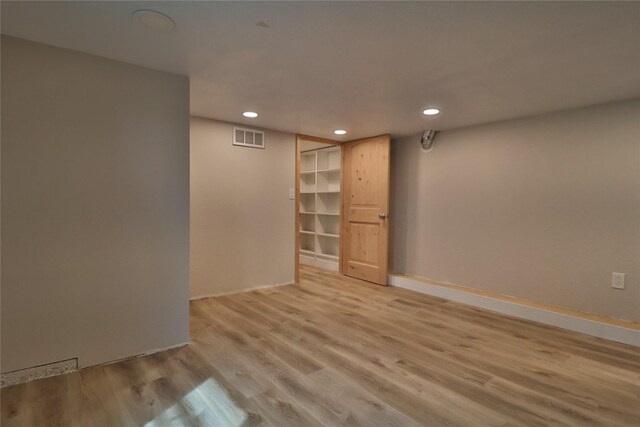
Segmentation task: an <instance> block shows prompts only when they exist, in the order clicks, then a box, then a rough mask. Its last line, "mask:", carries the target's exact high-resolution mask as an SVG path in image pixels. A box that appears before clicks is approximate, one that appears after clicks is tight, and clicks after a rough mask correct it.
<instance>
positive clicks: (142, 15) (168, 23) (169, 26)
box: [133, 9, 176, 32]
mask: <svg viewBox="0 0 640 427" xmlns="http://www.w3.org/2000/svg"><path fill="white" fill-rule="evenodd" d="M133 17H134V18H135V19H136V21H138V22H139V23H141V24H142V25H144V26H145V27H147V28H149V29H152V30H155V31H164V32H168V31H171V30H173V29H174V28H175V26H176V23H175V22H173V19H171V18H170V17H169V16H167V15H165V14H164V13H161V12H158V11H157V10H150V9H140V10H136V11H135V12H133Z"/></svg>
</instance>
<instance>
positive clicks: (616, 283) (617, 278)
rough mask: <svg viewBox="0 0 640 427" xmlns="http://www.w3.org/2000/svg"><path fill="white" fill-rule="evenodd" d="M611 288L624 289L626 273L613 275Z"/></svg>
mask: <svg viewBox="0 0 640 427" xmlns="http://www.w3.org/2000/svg"><path fill="white" fill-rule="evenodd" d="M611 287H612V288H613V289H624V273H613V274H612V275H611Z"/></svg>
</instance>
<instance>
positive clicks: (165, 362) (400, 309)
mask: <svg viewBox="0 0 640 427" xmlns="http://www.w3.org/2000/svg"><path fill="white" fill-rule="evenodd" d="M191 338H192V343H191V344H190V345H189V346H186V347H182V348H180V349H175V350H170V351H166V352H162V353H158V354H155V355H151V356H145V357H140V358H135V359H130V360H126V361H122V362H118V363H114V364H110V365H105V366H98V367H93V368H89V369H85V370H82V371H80V372H76V373H72V374H67V375H63V376H59V377H53V378H48V379H44V380H39V381H34V382H31V383H28V384H23V385H19V386H14V387H9V388H6V389H3V390H2V391H1V394H2V407H1V408H2V419H1V420H2V426H3V427H10V426H83V427H86V426H164V425H188V426H189V425H196V426H229V427H239V426H257V425H260V426H278V427H280V426H283V427H287V426H291V427H303V426H373V427H376V426H397V427H411V426H544V425H549V426H582V425H585V426H640V349H638V348H636V347H631V346H626V345H623V344H618V343H614V342H609V341H606V340H601V339H598V338H593V337H589V336H586V335H581V334H577V333H574V332H569V331H565V330H561V329H556V328H551V327H547V326H543V325H538V324H535V323H532V322H528V321H523V320H518V319H514V318H510V317H506V316H503V315H499V314H495V313H491V312H488V311H484V310H480V309H475V308H472V307H469V306H465V305H461V304H457V303H453V302H448V301H445V300H441V299H437V298H433V297H429V296H426V295H422V294H418V293H414V292H411V291H407V290H403V289H398V288H391V287H381V286H375V285H368V284H364V283H362V282H358V281H355V280H351V279H346V278H341V277H339V276H337V275H336V274H334V273H330V272H323V271H321V270H316V269H312V268H308V267H303V268H302V271H301V285H298V286H293V285H291V286H282V287H278V288H271V289H264V290H258V291H253V292H247V293H240V294H235V295H229V296H224V297H218V298H208V299H202V300H198V301H194V302H192V303H191Z"/></svg>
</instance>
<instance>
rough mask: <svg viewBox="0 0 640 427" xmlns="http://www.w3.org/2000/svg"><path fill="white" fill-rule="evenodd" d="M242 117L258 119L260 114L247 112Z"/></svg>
mask: <svg viewBox="0 0 640 427" xmlns="http://www.w3.org/2000/svg"><path fill="white" fill-rule="evenodd" d="M242 115H243V116H245V117H251V118H254V117H258V113H254V112H253V111H245V112H244V113H242Z"/></svg>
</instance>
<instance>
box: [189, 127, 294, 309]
mask: <svg viewBox="0 0 640 427" xmlns="http://www.w3.org/2000/svg"><path fill="white" fill-rule="evenodd" d="M232 129H233V125H232V124H229V123H223V122H218V121H214V120H208V119H202V118H192V119H191V296H192V297H201V296H207V295H216V294H222V293H229V292H236V291H241V290H243V289H251V288H255V287H261V286H270V285H276V284H282V283H291V282H293V280H294V217H295V213H294V208H295V205H294V201H293V200H289V199H288V196H289V188H293V187H294V181H295V136H294V135H292V134H284V133H279V132H270V131H267V132H266V148H265V149H264V150H260V149H255V148H246V147H237V146H233V145H232V144H231V137H232Z"/></svg>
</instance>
